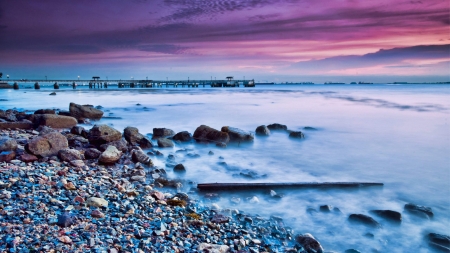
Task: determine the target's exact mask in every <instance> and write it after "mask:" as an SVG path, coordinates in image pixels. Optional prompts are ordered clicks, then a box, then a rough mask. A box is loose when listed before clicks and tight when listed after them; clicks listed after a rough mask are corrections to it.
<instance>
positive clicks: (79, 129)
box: [70, 126, 88, 138]
mask: <svg viewBox="0 0 450 253" xmlns="http://www.w3.org/2000/svg"><path fill="white" fill-rule="evenodd" d="M70 133H71V134H76V135H80V136H82V137H84V138H87V137H88V132H87V131H86V129H84V127H82V126H74V127H72V129H70Z"/></svg>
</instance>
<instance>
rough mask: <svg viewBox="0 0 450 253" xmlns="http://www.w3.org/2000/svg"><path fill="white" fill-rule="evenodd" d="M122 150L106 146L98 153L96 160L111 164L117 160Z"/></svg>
mask: <svg viewBox="0 0 450 253" xmlns="http://www.w3.org/2000/svg"><path fill="white" fill-rule="evenodd" d="M120 156H122V152H121V151H119V150H118V149H117V148H116V147H114V146H108V148H107V149H106V150H105V151H104V152H103V153H102V154H101V155H100V157H99V158H98V161H99V162H100V163H103V164H113V163H115V162H117V161H119V159H120Z"/></svg>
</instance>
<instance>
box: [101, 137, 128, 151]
mask: <svg viewBox="0 0 450 253" xmlns="http://www.w3.org/2000/svg"><path fill="white" fill-rule="evenodd" d="M108 146H114V147H116V148H117V149H118V150H120V151H122V152H127V151H128V146H127V142H126V141H125V140H124V139H120V140H117V141H112V142H108V143H106V144H103V145H100V150H101V151H105V150H106V149H107V148H108Z"/></svg>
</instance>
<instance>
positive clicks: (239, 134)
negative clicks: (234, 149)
mask: <svg viewBox="0 0 450 253" xmlns="http://www.w3.org/2000/svg"><path fill="white" fill-rule="evenodd" d="M221 131H222V132H225V133H228V136H229V137H230V141H236V142H245V141H253V139H254V136H253V133H250V132H247V131H244V130H241V129H239V128H235V127H229V126H224V127H222V129H221Z"/></svg>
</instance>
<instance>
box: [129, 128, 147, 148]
mask: <svg viewBox="0 0 450 253" xmlns="http://www.w3.org/2000/svg"><path fill="white" fill-rule="evenodd" d="M123 136H124V137H125V140H127V141H128V143H130V144H131V145H139V146H140V147H141V148H151V147H153V144H152V142H151V141H150V140H149V139H148V138H147V137H145V136H144V135H143V134H141V133H139V130H138V129H137V128H136V127H130V126H129V127H126V128H125V129H124V131H123Z"/></svg>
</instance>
